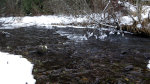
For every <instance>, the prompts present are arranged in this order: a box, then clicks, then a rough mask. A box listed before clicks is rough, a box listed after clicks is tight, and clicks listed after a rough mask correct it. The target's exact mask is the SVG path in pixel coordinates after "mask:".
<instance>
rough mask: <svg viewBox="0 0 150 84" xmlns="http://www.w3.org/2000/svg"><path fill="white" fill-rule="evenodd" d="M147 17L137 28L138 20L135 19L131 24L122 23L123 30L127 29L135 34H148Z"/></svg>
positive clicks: (149, 32) (149, 34)
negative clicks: (140, 26)
mask: <svg viewBox="0 0 150 84" xmlns="http://www.w3.org/2000/svg"><path fill="white" fill-rule="evenodd" d="M148 23H149V19H148V18H147V19H144V20H143V21H142V23H141V25H142V28H137V24H138V22H137V21H135V22H134V23H133V25H122V26H121V29H122V30H123V31H128V32H131V33H134V34H136V35H143V36H150V28H149V27H148Z"/></svg>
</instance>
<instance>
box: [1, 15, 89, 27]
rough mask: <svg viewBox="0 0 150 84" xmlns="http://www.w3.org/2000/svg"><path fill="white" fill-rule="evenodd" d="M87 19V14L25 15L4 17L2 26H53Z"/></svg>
mask: <svg viewBox="0 0 150 84" xmlns="http://www.w3.org/2000/svg"><path fill="white" fill-rule="evenodd" d="M84 21H87V18H86V16H79V17H74V16H63V15H58V16H56V15H47V16H46V15H42V16H25V17H2V18H0V22H2V23H3V24H2V26H3V27H2V28H5V29H8V28H19V27H28V26H44V27H51V26H52V25H57V24H63V25H64V24H70V23H80V22H84Z"/></svg>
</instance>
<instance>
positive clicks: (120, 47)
mask: <svg viewBox="0 0 150 84" xmlns="http://www.w3.org/2000/svg"><path fill="white" fill-rule="evenodd" d="M1 31H5V32H7V33H10V34H11V35H10V36H9V35H8V37H7V35H6V37H2V38H1V41H0V42H1V44H0V48H1V50H2V51H6V52H10V53H14V54H21V55H23V56H24V57H25V58H27V59H29V60H30V61H31V62H32V63H34V64H35V67H34V69H33V73H34V76H35V79H36V80H38V81H37V82H38V84H40V83H45V81H46V82H47V81H49V80H50V81H52V83H56V82H58V81H61V82H60V83H84V82H86V83H94V82H96V81H97V79H98V80H101V81H105V82H103V83H107V82H108V81H109V82H110V81H113V83H116V81H117V83H118V82H119V81H122V82H125V83H135V82H137V81H138V82H139V83H147V82H149V81H150V79H149V76H150V72H149V69H150V62H149V60H150V38H149V37H141V36H136V35H134V34H131V33H129V32H122V31H119V30H115V29H113V28H95V29H94V28H73V27H64V28H61V27H53V28H50V29H47V28H44V27H38V28H37V27H28V28H18V29H12V30H11V29H2V30H1ZM8 47H9V48H8ZM37 60H38V61H37ZM39 61H40V63H39ZM64 68H65V69H64ZM37 69H39V70H40V71H38V70H37ZM72 70H75V71H72ZM82 71H83V72H84V73H83V72H82ZM87 74H89V76H88V75H87ZM107 76H109V77H111V78H109V77H107ZM61 77H63V78H65V79H63V78H61ZM76 77H77V79H76ZM78 77H79V78H78ZM120 78H121V79H120ZM77 81H78V82H77ZM91 81H92V82H91ZM100 83H102V82H100Z"/></svg>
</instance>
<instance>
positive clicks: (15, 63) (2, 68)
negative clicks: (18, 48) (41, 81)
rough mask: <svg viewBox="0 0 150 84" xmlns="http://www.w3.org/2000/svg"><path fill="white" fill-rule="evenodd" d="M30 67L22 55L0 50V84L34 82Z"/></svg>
mask: <svg viewBox="0 0 150 84" xmlns="http://www.w3.org/2000/svg"><path fill="white" fill-rule="evenodd" d="M32 69H33V64H31V63H30V62H29V61H28V60H27V59H25V58H22V56H20V55H12V54H8V53H3V52H0V84H35V79H34V78H33V75H32Z"/></svg>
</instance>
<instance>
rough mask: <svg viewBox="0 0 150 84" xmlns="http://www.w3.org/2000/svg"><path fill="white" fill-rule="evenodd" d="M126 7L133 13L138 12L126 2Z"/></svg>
mask: <svg viewBox="0 0 150 84" xmlns="http://www.w3.org/2000/svg"><path fill="white" fill-rule="evenodd" d="M124 5H125V7H127V8H128V10H130V11H132V12H136V6H134V5H132V4H130V3H129V2H125V3H124Z"/></svg>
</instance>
